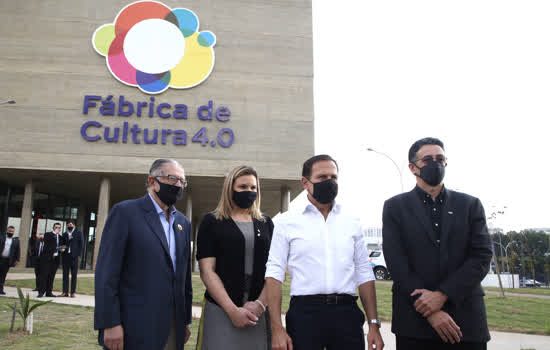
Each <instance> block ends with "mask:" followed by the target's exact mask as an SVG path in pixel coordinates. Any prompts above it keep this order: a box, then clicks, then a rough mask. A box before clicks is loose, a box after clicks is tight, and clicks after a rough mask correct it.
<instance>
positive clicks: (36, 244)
mask: <svg viewBox="0 0 550 350" xmlns="http://www.w3.org/2000/svg"><path fill="white" fill-rule="evenodd" d="M38 237H39V235H38V234H37V235H36V238H33V237H30V238H29V251H28V254H29V257H30V260H31V266H32V267H33V268H34V277H35V288H34V289H33V290H32V291H33V292H38V284H39V282H38V276H39V274H38V272H39V266H38V250H39V248H40V239H39V238H38ZM42 238H44V236H42Z"/></svg>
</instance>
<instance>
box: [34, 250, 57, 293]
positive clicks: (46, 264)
mask: <svg viewBox="0 0 550 350" xmlns="http://www.w3.org/2000/svg"><path fill="white" fill-rule="evenodd" d="M39 266H40V271H39V275H40V277H39V282H40V286H39V287H38V293H39V294H44V293H46V294H51V293H52V289H53V281H54V279H55V273H56V271H57V268H58V267H59V257H56V258H49V259H46V258H45V257H44V258H41V259H40V264H39Z"/></svg>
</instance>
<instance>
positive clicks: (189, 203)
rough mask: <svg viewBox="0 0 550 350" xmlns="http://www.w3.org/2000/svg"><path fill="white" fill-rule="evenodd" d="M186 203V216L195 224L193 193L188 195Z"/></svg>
mask: <svg viewBox="0 0 550 350" xmlns="http://www.w3.org/2000/svg"><path fill="white" fill-rule="evenodd" d="M185 197H186V203H185V216H187V218H188V219H189V220H190V221H191V223H193V196H192V195H191V192H190V191H189V192H187V194H186V196H185Z"/></svg>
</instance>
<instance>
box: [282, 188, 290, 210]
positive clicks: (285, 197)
mask: <svg viewBox="0 0 550 350" xmlns="http://www.w3.org/2000/svg"><path fill="white" fill-rule="evenodd" d="M289 205H290V190H289V189H288V187H286V186H281V213H284V212H285V211H288V206H289Z"/></svg>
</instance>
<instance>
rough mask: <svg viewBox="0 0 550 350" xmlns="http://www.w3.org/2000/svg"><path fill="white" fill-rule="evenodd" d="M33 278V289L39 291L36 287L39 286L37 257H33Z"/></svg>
mask: <svg viewBox="0 0 550 350" xmlns="http://www.w3.org/2000/svg"><path fill="white" fill-rule="evenodd" d="M33 266H34V278H35V288H36V289H39V288H38V286H39V285H40V282H39V277H40V260H39V258H38V257H34V263H33Z"/></svg>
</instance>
